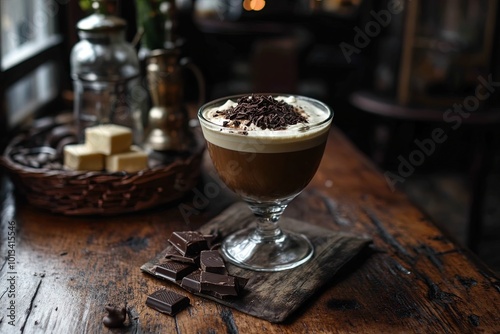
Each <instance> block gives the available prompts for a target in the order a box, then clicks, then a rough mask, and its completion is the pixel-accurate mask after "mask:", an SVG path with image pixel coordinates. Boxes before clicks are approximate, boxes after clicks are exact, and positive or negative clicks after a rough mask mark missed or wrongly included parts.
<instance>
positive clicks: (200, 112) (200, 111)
mask: <svg viewBox="0 0 500 334" xmlns="http://www.w3.org/2000/svg"><path fill="white" fill-rule="evenodd" d="M251 95H267V96H273V97H276V96H287V97H288V96H293V97H296V98H298V99H301V100H305V101H307V102H310V103H314V104H317V105H319V106H321V107H322V108H323V109H324V110H328V112H329V115H328V117H327V118H325V119H324V120H322V121H321V122H318V123H314V124H308V126H310V127H318V126H321V125H323V124H325V123H329V122H330V121H331V120H332V119H333V115H334V112H333V110H332V109H331V108H330V107H329V106H328V105H326V103H324V102H321V101H320V100H317V99H314V98H312V97H307V96H303V95H298V94H285V93H249V94H235V95H228V96H224V97H220V98H217V99H214V100H211V101H209V102H207V103H205V104H203V105H202V106H201V107H200V108H199V109H198V113H197V114H198V119H199V120H200V122H202V123H205V124H207V125H210V126H216V127H222V125H220V124H217V123H215V122H212V121H210V120H208V119H206V118H205V116H204V115H203V111H204V110H205V109H207V108H208V107H210V106H212V105H216V104H218V103H220V102H222V104H224V103H225V102H226V101H227V100H237V99H239V98H240V97H243V96H251Z"/></svg>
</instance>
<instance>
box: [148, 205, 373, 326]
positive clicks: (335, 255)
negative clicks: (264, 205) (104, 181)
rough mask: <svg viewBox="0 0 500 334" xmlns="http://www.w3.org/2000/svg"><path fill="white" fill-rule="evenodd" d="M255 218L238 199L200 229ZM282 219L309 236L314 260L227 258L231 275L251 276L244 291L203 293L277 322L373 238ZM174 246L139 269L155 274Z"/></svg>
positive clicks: (228, 228) (235, 225) (224, 231)
mask: <svg viewBox="0 0 500 334" xmlns="http://www.w3.org/2000/svg"><path fill="white" fill-rule="evenodd" d="M252 218H253V216H252V213H251V212H250V210H249V209H248V207H247V206H246V204H244V203H236V204H234V205H232V206H231V207H229V208H228V209H226V210H225V211H224V212H222V213H221V214H220V215H219V216H217V217H215V218H214V219H213V220H211V221H210V222H209V223H207V224H205V225H203V226H202V227H201V228H200V229H199V230H200V231H201V232H202V233H204V234H209V233H211V232H213V231H218V233H220V235H221V236H222V237H224V236H226V235H228V234H230V233H232V232H233V231H236V230H238V229H240V228H242V227H245V226H248V225H249V224H252ZM282 225H283V226H285V227H286V229H288V230H291V231H295V232H299V233H302V234H304V235H306V236H308V237H309V239H310V240H311V242H312V243H313V245H314V248H315V249H314V256H313V259H312V260H310V261H309V262H307V263H306V264H303V265H301V266H299V267H297V268H294V269H290V270H285V271H280V272H272V273H267V272H256V271H251V270H247V269H243V268H240V267H237V266H234V265H231V264H229V263H227V268H228V271H229V273H230V274H231V275H235V276H241V277H245V278H247V279H249V281H248V284H247V286H246V288H245V292H244V293H243V295H242V296H240V297H238V298H234V299H227V300H220V299H217V298H214V297H211V296H208V295H204V294H199V295H200V296H203V297H205V298H208V299H211V300H214V301H216V302H218V303H221V304H223V305H226V306H229V307H232V308H235V309H237V310H239V311H241V312H244V313H247V314H250V315H253V316H255V317H258V318H261V319H265V320H267V321H270V322H273V323H279V322H283V321H284V320H285V319H287V317H288V316H289V315H290V314H292V313H293V312H294V311H295V310H296V309H297V308H299V306H301V305H302V304H303V303H304V302H305V301H306V300H307V299H308V298H310V297H311V296H312V295H313V294H314V293H315V292H316V291H317V290H318V289H319V288H321V287H322V286H324V285H325V284H328V283H329V282H331V281H332V278H333V276H334V275H335V274H336V273H337V272H338V271H339V269H340V268H341V267H342V266H343V265H345V264H346V263H347V262H349V260H351V259H352V258H353V257H355V256H356V255H357V254H358V253H359V252H360V251H361V250H362V249H363V248H364V247H365V246H366V245H367V244H369V243H370V240H369V239H367V238H364V237H359V236H355V235H350V234H346V233H339V232H334V231H331V230H327V229H324V228H321V227H318V226H315V225H311V224H308V223H304V222H301V221H298V220H295V219H290V218H287V219H285V221H283V222H282ZM172 249H173V247H172V246H170V245H168V246H167V248H166V249H164V250H163V251H162V252H160V253H159V254H158V255H157V256H156V257H154V258H153V259H151V260H150V261H148V262H147V263H145V264H144V265H143V266H142V267H141V270H142V271H144V272H146V273H149V274H151V275H155V274H154V271H155V266H156V265H158V264H160V263H162V262H164V261H165V255H166V254H167V253H170V252H172ZM155 277H157V278H160V279H161V277H158V276H155ZM177 285H179V284H178V283H177Z"/></svg>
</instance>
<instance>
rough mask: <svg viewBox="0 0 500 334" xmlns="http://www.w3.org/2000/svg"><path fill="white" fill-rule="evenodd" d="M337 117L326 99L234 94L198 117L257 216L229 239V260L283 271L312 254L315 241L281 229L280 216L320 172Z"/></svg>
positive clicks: (220, 166)
mask: <svg viewBox="0 0 500 334" xmlns="http://www.w3.org/2000/svg"><path fill="white" fill-rule="evenodd" d="M332 117H333V113H332V112H331V110H330V109H329V108H328V107H327V106H326V105H325V104H323V103H322V102H320V101H317V100H314V99H311V98H307V97H303V96H295V95H292V96H284V95H278V94H265V95H262V94H259V95H239V96H231V97H225V98H222V99H218V100H215V101H212V102H209V103H207V104H205V105H204V106H202V107H201V108H200V110H199V111H198V118H199V120H200V124H201V128H202V131H203V135H204V137H205V139H206V141H207V148H208V151H209V154H210V157H211V159H212V162H213V164H214V166H215V169H216V171H217V173H218V175H219V176H220V178H221V180H222V181H223V182H224V183H225V184H226V185H227V186H228V188H229V189H231V190H232V191H234V192H235V193H236V194H237V195H238V196H239V197H240V198H242V199H243V200H244V201H245V202H246V203H247V204H248V205H249V207H250V209H251V210H252V212H253V213H254V215H255V217H256V227H248V228H245V229H242V230H239V231H237V232H235V233H233V234H231V235H229V236H228V237H226V238H225V239H224V240H223V242H222V246H221V251H222V254H223V255H224V256H225V257H226V259H227V260H228V261H230V262H231V263H233V264H235V265H238V266H240V267H244V268H247V269H251V270H256V271H279V270H285V269H291V268H294V267H297V266H299V265H301V264H303V263H305V262H306V261H308V260H309V259H310V258H311V257H312V255H313V252H314V248H313V245H312V244H311V242H310V241H309V240H308V239H307V238H306V237H305V236H304V235H302V234H299V233H294V232H291V231H287V230H286V227H285V228H284V229H281V228H280V226H279V225H278V221H279V220H280V217H281V215H282V213H283V211H284V210H285V208H286V207H287V205H288V203H290V201H292V200H293V199H294V198H295V197H296V196H297V195H298V194H299V193H300V192H301V191H302V190H303V189H304V187H305V186H306V185H307V184H308V183H309V182H310V181H311V179H312V178H313V176H314V174H315V173H316V170H317V169H318V166H319V164H320V161H321V158H322V156H323V152H324V148H325V145H326V141H327V137H328V132H329V129H330V124H331V121H332Z"/></svg>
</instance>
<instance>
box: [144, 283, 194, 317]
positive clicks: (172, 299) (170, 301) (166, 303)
mask: <svg viewBox="0 0 500 334" xmlns="http://www.w3.org/2000/svg"><path fill="white" fill-rule="evenodd" d="M146 305H147V306H149V307H151V308H152V309H155V310H157V311H158V312H161V313H166V314H168V315H175V314H176V313H178V312H180V311H182V310H183V309H185V308H186V307H188V306H189V298H188V297H185V296H183V295H180V294H178V293H176V292H174V291H171V290H166V289H161V290H158V291H155V292H153V293H152V294H151V295H149V296H148V298H147V299H146Z"/></svg>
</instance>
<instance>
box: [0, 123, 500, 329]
mask: <svg viewBox="0 0 500 334" xmlns="http://www.w3.org/2000/svg"><path fill="white" fill-rule="evenodd" d="M2 179H3V180H2V182H1V186H2V189H1V192H0V202H1V210H2V211H1V221H0V224H1V225H0V240H1V243H0V245H1V246H0V253H1V254H2V258H1V262H0V268H1V269H0V288H1V289H0V333H425V334H428V333H499V332H500V282H499V280H498V278H497V277H496V276H495V275H494V274H493V273H492V271H490V270H489V269H488V268H486V267H485V266H484V265H483V264H482V263H481V262H480V261H478V260H477V259H476V258H475V257H474V256H473V255H472V254H471V253H470V252H469V251H467V250H466V249H463V248H460V247H458V246H457V245H456V244H455V243H454V242H453V241H451V240H450V239H449V238H448V237H447V236H445V235H443V233H442V232H441V231H439V230H438V229H437V228H436V227H435V226H434V225H433V223H432V222H431V221H429V219H428V218H427V217H425V216H424V215H423V214H422V213H421V212H420V211H419V210H417V209H416V208H415V207H414V206H413V205H412V204H411V203H410V201H409V200H408V199H407V198H406V196H405V195H404V194H402V193H400V192H397V191H395V192H393V191H392V190H391V189H390V187H389V186H388V185H387V183H386V181H385V179H384V177H383V175H382V174H381V173H380V171H378V170H377V169H376V168H374V166H373V165H372V164H371V163H370V162H369V161H368V160H367V159H366V158H365V157H364V156H362V155H361V154H360V153H359V152H358V151H357V150H356V149H355V148H354V147H353V146H352V144H351V143H350V142H349V141H348V140H347V139H346V138H345V137H344V136H343V135H342V134H341V133H340V131H339V130H338V129H333V131H332V135H331V137H330V139H329V142H328V145H327V148H326V152H325V156H324V159H323V161H322V164H321V166H320V169H319V171H318V173H317V175H316V176H315V178H314V179H313V181H312V182H311V184H310V185H309V186H308V187H307V188H306V190H305V191H304V192H303V193H302V194H301V195H300V196H298V197H297V198H296V199H295V200H294V201H293V202H292V203H291V204H290V206H289V208H288V209H287V211H286V212H285V215H286V216H288V217H293V218H295V219H299V220H305V221H308V222H310V223H314V224H317V225H318V226H321V227H324V228H328V229H331V230H334V231H345V232H351V233H355V234H358V235H364V236H366V237H369V238H371V239H373V247H372V254H370V256H369V257H367V258H366V259H364V260H363V259H361V260H360V261H358V262H356V263H355V265H354V266H352V267H351V268H350V267H349V266H348V267H345V268H344V270H342V272H341V273H340V275H338V276H336V278H335V279H334V280H332V281H331V282H329V283H328V284H327V285H325V286H324V287H323V288H322V289H321V290H320V291H318V293H317V294H315V295H314V296H313V297H312V298H310V299H309V300H308V301H307V302H306V303H305V304H304V305H302V306H301V307H300V308H299V310H297V312H296V313H295V314H294V315H293V317H291V318H290V319H289V320H288V321H287V322H286V323H284V324H279V325H277V324H271V323H270V322H267V321H265V320H260V319H257V318H255V317H252V316H249V315H246V314H243V313H241V312H238V311H236V310H233V309H231V308H228V307H225V306H223V305H220V304H219V303H215V302H212V301H210V300H206V299H203V298H198V297H192V298H191V305H192V306H191V307H190V308H188V310H187V311H183V312H181V313H179V314H178V315H177V316H175V317H170V316H167V315H164V314H161V313H158V312H156V311H154V310H152V309H150V308H148V307H147V306H146V305H145V300H146V297H147V295H148V294H150V293H152V292H154V291H156V290H157V289H158V288H160V287H162V286H168V287H169V288H172V289H174V290H176V291H178V292H180V293H184V291H183V290H182V289H180V288H176V287H172V285H170V284H168V283H162V282H160V281H159V280H157V279H155V278H153V277H151V276H150V275H147V274H144V273H142V272H141V270H140V269H139V268H140V266H141V265H142V264H143V263H145V262H146V261H148V260H149V259H150V258H151V257H152V256H154V255H155V254H157V253H158V252H160V251H161V250H162V249H163V248H164V247H165V244H166V243H167V239H168V237H169V236H170V234H171V232H172V231H175V230H182V229H184V230H187V229H196V228H199V227H200V226H201V225H202V224H203V223H205V222H207V221H208V220H210V219H211V218H212V217H215V216H216V215H217V214H218V213H220V212H221V211H222V210H223V209H224V208H226V207H228V206H229V205H230V204H231V203H233V202H234V201H235V198H234V196H233V195H231V193H230V192H229V191H227V190H226V189H224V187H223V186H221V185H220V184H219V183H218V181H217V179H216V178H215V176H214V172H213V170H212V169H211V168H210V163H209V160H208V159H207V160H206V165H205V175H204V179H203V182H202V183H200V184H199V185H198V187H197V188H196V189H194V190H193V191H192V193H191V196H189V197H187V198H185V199H183V200H182V201H181V202H179V203H177V204H175V205H170V206H168V207H160V208H157V209H153V210H149V211H146V212H142V213H132V214H127V215H122V216H115V217H86V218H83V217H80V218H79V217H66V216H62V215H55V214H51V213H47V212H45V211H43V210H40V209H35V208H33V207H31V206H29V205H27V204H24V203H23V202H22V200H20V199H18V200H16V199H15V197H14V195H13V189H12V186H11V185H10V183H9V182H7V181H6V180H5V177H4V176H2ZM9 222H13V223H9ZM11 226H14V228H13V229H10V227H11ZM12 230H13V231H15V242H14V243H12V240H10V241H9V239H8V238H9V232H11V231H12ZM10 236H11V235H10ZM10 249H15V254H13V253H11V254H10V255H13V256H14V258H12V256H10V257H9V256H8V255H9V253H8V251H9V250H10ZM11 260H13V262H12V261H11ZM10 272H15V274H10ZM11 276H14V280H13V285H12V286H11V285H10V282H11V281H9V278H10V277H11ZM11 287H13V289H11ZM276 289H279V287H276ZM10 291H14V292H13V293H14V294H15V296H12V295H11V293H10ZM269 293H273V291H270V292H269ZM12 303H13V304H12ZM108 304H112V305H115V306H126V309H127V313H128V320H127V321H126V323H125V326H124V327H123V328H121V329H112V330H111V329H108V328H106V327H104V326H103V323H102V319H103V317H104V316H105V315H106V312H105V306H106V305H108ZM9 305H14V317H13V318H14V320H12V323H13V325H11V324H9V322H10V321H11V317H12V313H11V312H10V311H8V309H7V308H8V307H9Z"/></svg>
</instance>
